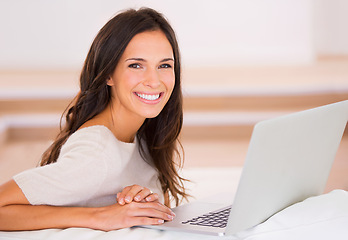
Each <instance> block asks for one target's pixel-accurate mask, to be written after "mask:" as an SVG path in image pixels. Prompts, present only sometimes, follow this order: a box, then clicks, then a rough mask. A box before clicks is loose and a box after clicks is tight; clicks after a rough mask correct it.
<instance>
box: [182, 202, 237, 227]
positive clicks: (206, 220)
mask: <svg viewBox="0 0 348 240" xmlns="http://www.w3.org/2000/svg"><path fill="white" fill-rule="evenodd" d="M230 211H231V206H229V207H227V208H224V209H222V210H219V211H216V212H210V213H207V214H203V215H201V216H199V217H195V218H192V219H190V220H188V221H184V222H181V223H182V224H190V225H197V226H205V227H217V228H225V227H226V225H227V221H228V216H229V215H230Z"/></svg>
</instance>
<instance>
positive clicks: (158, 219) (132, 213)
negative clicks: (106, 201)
mask: <svg viewBox="0 0 348 240" xmlns="http://www.w3.org/2000/svg"><path fill="white" fill-rule="evenodd" d="M95 216H96V218H95V220H96V221H95V224H94V227H93V228H95V229H100V230H104V231H110V230H115V229H121V228H127V227H132V226H138V225H159V224H162V223H164V221H171V220H173V218H174V216H175V214H174V213H173V212H172V211H171V209H170V208H168V207H166V206H164V205H163V204H161V203H159V202H144V203H138V202H131V203H129V204H125V205H119V204H114V205H111V206H107V207H103V208H100V209H99V210H97V214H96V215H95Z"/></svg>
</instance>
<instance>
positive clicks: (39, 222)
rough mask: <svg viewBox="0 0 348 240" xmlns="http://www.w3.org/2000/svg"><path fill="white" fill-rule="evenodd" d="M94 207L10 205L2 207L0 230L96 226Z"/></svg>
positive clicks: (0, 210)
mask: <svg viewBox="0 0 348 240" xmlns="http://www.w3.org/2000/svg"><path fill="white" fill-rule="evenodd" d="M95 211H96V210H95V209H94V208H79V207H54V206H32V205H8V206H4V207H1V209H0V230H3V231H16V230H38V229H47V228H69V227H88V228H94V223H93V215H94V212H95Z"/></svg>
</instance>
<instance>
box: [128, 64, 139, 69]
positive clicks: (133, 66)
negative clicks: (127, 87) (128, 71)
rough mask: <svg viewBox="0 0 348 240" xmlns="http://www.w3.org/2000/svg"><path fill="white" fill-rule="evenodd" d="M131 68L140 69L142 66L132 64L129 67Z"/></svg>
mask: <svg viewBox="0 0 348 240" xmlns="http://www.w3.org/2000/svg"><path fill="white" fill-rule="evenodd" d="M128 67H129V68H140V64H139V63H132V64H130V65H128Z"/></svg>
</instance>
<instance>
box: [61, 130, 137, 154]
mask: <svg viewBox="0 0 348 240" xmlns="http://www.w3.org/2000/svg"><path fill="white" fill-rule="evenodd" d="M134 148H135V143H133V144H132V143H123V142H121V141H119V140H117V139H116V137H115V136H114V134H113V133H112V132H111V131H110V130H109V129H108V128H107V127H106V126H104V125H93V126H87V127H83V128H80V129H79V130H77V131H76V132H74V133H73V134H72V135H71V136H70V137H69V138H68V140H67V141H66V143H65V144H64V145H63V146H62V149H61V155H62V154H65V153H67V152H84V153H90V154H92V155H94V154H101V153H105V154H106V155H114V154H115V153H116V152H119V151H122V152H124V151H126V152H129V153H130V152H133V150H134Z"/></svg>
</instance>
